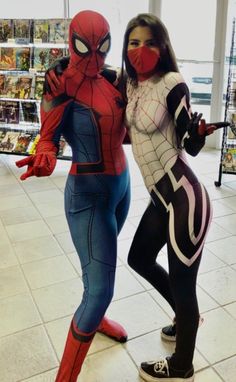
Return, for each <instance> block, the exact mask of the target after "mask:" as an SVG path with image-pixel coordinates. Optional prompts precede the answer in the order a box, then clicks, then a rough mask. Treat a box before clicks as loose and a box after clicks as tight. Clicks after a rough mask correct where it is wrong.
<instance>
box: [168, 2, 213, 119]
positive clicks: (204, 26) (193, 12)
mask: <svg viewBox="0 0 236 382" xmlns="http://www.w3.org/2000/svg"><path fill="white" fill-rule="evenodd" d="M216 6H217V1H216V0H208V1H205V0H198V1H195V0H178V1H176V2H175V1H173V0H165V1H162V8H161V18H162V20H163V22H164V23H165V25H166V26H167V28H168V31H169V34H170V39H171V42H172V45H173V48H174V51H175V53H176V56H177V60H178V64H179V68H180V71H181V73H182V74H183V76H184V79H185V81H186V82H187V84H188V86H189V89H190V92H191V103H192V105H193V108H194V109H195V110H197V111H198V112H202V113H203V114H204V117H205V118H206V119H207V120H209V119H210V105H211V94H212V76H213V56H214V47H215V22H216Z"/></svg>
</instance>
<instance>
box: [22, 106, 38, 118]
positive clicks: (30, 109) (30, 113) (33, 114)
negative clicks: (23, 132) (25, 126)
mask: <svg viewBox="0 0 236 382" xmlns="http://www.w3.org/2000/svg"><path fill="white" fill-rule="evenodd" d="M21 106H22V113H23V120H24V122H31V123H38V122H39V118H38V111H37V105H36V103H35V102H21Z"/></svg>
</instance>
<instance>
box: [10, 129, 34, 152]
mask: <svg viewBox="0 0 236 382" xmlns="http://www.w3.org/2000/svg"><path fill="white" fill-rule="evenodd" d="M32 137H33V133H30V132H27V131H26V132H21V133H20V134H19V135H18V137H17V141H16V145H15V147H14V152H15V153H21V154H24V153H27V149H28V147H29V144H30V142H31V140H32Z"/></svg>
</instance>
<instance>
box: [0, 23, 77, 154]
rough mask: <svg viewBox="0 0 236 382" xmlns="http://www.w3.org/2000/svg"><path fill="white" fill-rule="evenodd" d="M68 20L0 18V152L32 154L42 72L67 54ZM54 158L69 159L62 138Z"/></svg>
mask: <svg viewBox="0 0 236 382" xmlns="http://www.w3.org/2000/svg"><path fill="white" fill-rule="evenodd" d="M69 21H70V20H69V19H44V20H32V19H22V20H12V19H0V153H4V154H14V155H24V156H26V155H30V154H32V153H33V152H34V149H35V145H36V143H37V141H38V139H39V130H40V102H41V98H42V94H43V87H44V79H45V71H46V70H47V69H48V67H49V66H51V65H52V63H53V62H54V61H55V60H56V59H58V58H61V57H63V56H65V55H67V54H68V42H67V40H68V39H67V33H66V31H67V30H68V23H69ZM58 158H59V159H71V151H70V147H69V146H68V145H67V144H66V142H65V141H64V140H63V138H61V141H60V149H59V153H58Z"/></svg>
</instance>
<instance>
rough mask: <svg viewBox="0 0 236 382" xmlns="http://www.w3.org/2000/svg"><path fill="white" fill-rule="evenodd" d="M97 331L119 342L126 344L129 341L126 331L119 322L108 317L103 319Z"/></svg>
mask: <svg viewBox="0 0 236 382" xmlns="http://www.w3.org/2000/svg"><path fill="white" fill-rule="evenodd" d="M97 331H98V332H99V333H102V334H105V335H106V336H108V337H111V338H113V339H114V340H116V341H118V342H126V341H127V339H128V334H127V332H126V330H125V329H124V328H123V327H122V326H121V325H120V324H118V322H115V321H112V320H110V319H109V318H107V317H103V319H102V321H101V323H100V325H99V327H98V329H97Z"/></svg>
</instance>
